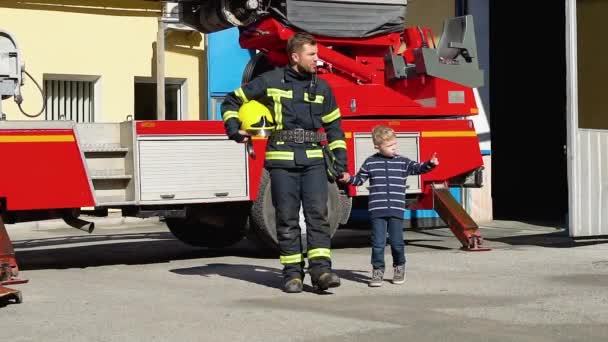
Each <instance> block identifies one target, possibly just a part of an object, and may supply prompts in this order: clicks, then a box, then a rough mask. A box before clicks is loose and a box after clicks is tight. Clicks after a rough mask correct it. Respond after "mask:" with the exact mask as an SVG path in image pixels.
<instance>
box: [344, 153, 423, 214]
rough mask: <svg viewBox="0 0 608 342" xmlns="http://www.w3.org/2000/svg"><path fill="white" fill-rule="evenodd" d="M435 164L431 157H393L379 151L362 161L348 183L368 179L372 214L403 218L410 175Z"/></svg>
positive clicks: (370, 211) (356, 183) (369, 206)
mask: <svg viewBox="0 0 608 342" xmlns="http://www.w3.org/2000/svg"><path fill="white" fill-rule="evenodd" d="M434 167H435V165H434V164H433V163H431V162H430V161H427V162H424V163H417V162H415V161H413V160H410V159H408V158H406V157H403V156H400V155H397V156H395V157H392V158H391V157H385V156H383V155H382V154H380V153H376V154H374V155H372V156H370V157H369V158H367V159H366V160H365V162H363V165H361V168H360V169H359V172H357V174H356V175H355V176H354V177H352V178H351V179H350V181H349V183H350V184H353V185H355V186H359V185H362V184H363V183H365V181H366V180H367V179H369V183H370V185H369V204H368V208H369V213H370V216H371V217H372V218H375V217H395V218H401V219H403V218H404V214H405V190H406V185H405V181H406V179H407V177H408V176H409V175H419V174H422V173H427V172H429V171H431V170H432V169H433V168H434Z"/></svg>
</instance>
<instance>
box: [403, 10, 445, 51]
mask: <svg viewBox="0 0 608 342" xmlns="http://www.w3.org/2000/svg"><path fill="white" fill-rule="evenodd" d="M455 9H456V5H455V2H454V0H410V1H408V5H407V14H406V18H405V25H406V26H407V27H416V26H421V27H429V28H431V30H433V35H434V36H435V43H436V44H439V38H440V37H441V31H442V30H443V21H444V20H445V19H447V18H450V17H453V16H454V15H455Z"/></svg>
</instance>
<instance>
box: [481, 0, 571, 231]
mask: <svg viewBox="0 0 608 342" xmlns="http://www.w3.org/2000/svg"><path fill="white" fill-rule="evenodd" d="M504 13H512V15H504ZM490 65H491V72H490V82H491V92H490V99H491V100H490V101H491V102H490V103H491V105H490V107H491V108H492V113H491V119H490V128H491V135H492V201H493V211H494V218H495V219H501V220H518V221H528V222H543V223H554V224H560V225H561V224H564V223H565V222H566V219H567V213H568V182H567V159H566V153H565V152H566V151H565V146H566V132H567V131H566V129H567V127H566V56H565V3H564V2H563V1H562V2H555V3H551V5H546V4H543V5H537V6H534V5H530V6H528V5H526V6H525V10H522V11H514V10H513V3H512V2H509V1H492V2H491V4H490Z"/></svg>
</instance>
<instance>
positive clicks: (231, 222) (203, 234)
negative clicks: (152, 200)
mask: <svg viewBox="0 0 608 342" xmlns="http://www.w3.org/2000/svg"><path fill="white" fill-rule="evenodd" d="M186 212H187V216H186V218H167V219H166V223H167V227H169V230H170V231H171V233H172V234H173V235H174V236H175V237H176V238H177V239H178V240H180V241H182V242H184V243H187V244H189V245H191V246H195V247H210V248H222V247H228V246H230V245H233V244H235V243H237V242H239V241H241V240H242V239H243V237H244V236H245V228H246V225H247V218H248V212H249V204H248V203H241V202H234V203H209V204H203V205H196V206H191V207H189V208H187V211H186Z"/></svg>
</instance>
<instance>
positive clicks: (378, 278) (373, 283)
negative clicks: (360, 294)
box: [369, 269, 384, 287]
mask: <svg viewBox="0 0 608 342" xmlns="http://www.w3.org/2000/svg"><path fill="white" fill-rule="evenodd" d="M382 282H384V271H383V270H381V269H375V270H373V271H372V279H370V281H369V287H380V286H382Z"/></svg>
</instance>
